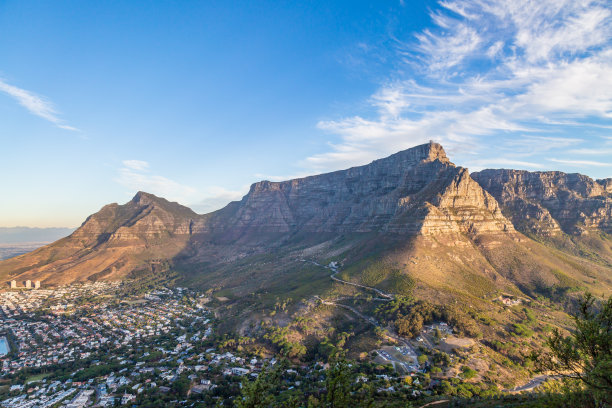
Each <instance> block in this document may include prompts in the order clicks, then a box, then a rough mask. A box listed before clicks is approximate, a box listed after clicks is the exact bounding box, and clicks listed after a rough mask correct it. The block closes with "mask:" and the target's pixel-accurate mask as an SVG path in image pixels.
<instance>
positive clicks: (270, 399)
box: [234, 364, 281, 408]
mask: <svg viewBox="0 0 612 408" xmlns="http://www.w3.org/2000/svg"><path fill="white" fill-rule="evenodd" d="M280 376H281V364H278V365H277V366H276V367H275V368H273V369H272V370H270V369H269V368H268V367H264V368H263V370H261V373H259V375H258V376H257V378H256V379H255V381H249V380H248V378H245V379H244V380H243V381H242V391H241V392H240V397H238V398H236V400H235V401H234V405H235V406H236V407H237V408H263V407H269V406H271V405H273V404H274V400H275V398H274V391H275V390H276V388H277V387H278V385H279V384H280Z"/></svg>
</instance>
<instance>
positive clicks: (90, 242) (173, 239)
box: [0, 192, 200, 284]
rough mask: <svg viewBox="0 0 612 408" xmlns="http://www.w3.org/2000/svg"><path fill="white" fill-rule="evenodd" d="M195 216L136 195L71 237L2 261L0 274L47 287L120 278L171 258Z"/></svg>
mask: <svg viewBox="0 0 612 408" xmlns="http://www.w3.org/2000/svg"><path fill="white" fill-rule="evenodd" d="M199 218H200V216H198V215H197V214H195V213H194V212H193V211H191V210H190V209H189V208H187V207H183V206H181V205H179V204H177V203H171V202H168V201H167V200H165V199H163V198H159V197H155V196H154V195H152V194H147V193H143V192H139V193H138V194H136V196H134V198H133V199H132V200H131V201H130V202H128V203H127V204H125V205H117V204H109V205H106V206H104V207H103V208H102V209H101V210H100V211H98V212H97V213H95V214H93V215H91V216H90V217H88V218H87V220H85V222H84V223H83V224H82V225H81V226H80V227H79V228H78V229H77V230H76V231H74V232H73V233H72V234H71V235H70V236H68V237H66V238H63V239H61V240H59V241H57V242H55V243H53V244H51V245H48V246H45V247H42V248H40V249H38V250H36V251H33V252H31V253H29V254H25V255H22V256H19V257H16V258H13V259H9V260H6V261H3V262H2V263H0V273H2V274H3V275H5V276H6V275H8V276H10V278H11V279H17V280H25V279H40V280H42V281H43V282H45V283H51V284H63V283H70V282H74V281H82V280H85V279H88V278H89V279H119V278H123V277H125V276H127V275H128V274H129V273H130V272H132V271H133V270H134V269H138V268H142V267H150V265H151V264H154V263H157V262H158V261H159V260H160V259H171V258H172V257H173V256H174V255H175V254H177V253H178V252H179V251H180V250H181V249H182V248H184V246H185V245H186V242H187V241H188V240H189V237H190V235H191V234H192V232H193V231H194V230H195V229H197V228H198V221H197V220H198V219H199Z"/></svg>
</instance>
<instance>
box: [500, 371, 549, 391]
mask: <svg viewBox="0 0 612 408" xmlns="http://www.w3.org/2000/svg"><path fill="white" fill-rule="evenodd" d="M552 378H556V377H555V376H550V375H539V376H537V377H533V378H532V379H531V380H529V382H527V383H526V384H524V385H520V386H518V387H514V388H512V389H510V390H504V391H505V392H521V391H531V390H533V389H534V388H537V387H539V386H540V385H542V384H543V383H544V382H545V381H546V380H548V379H552Z"/></svg>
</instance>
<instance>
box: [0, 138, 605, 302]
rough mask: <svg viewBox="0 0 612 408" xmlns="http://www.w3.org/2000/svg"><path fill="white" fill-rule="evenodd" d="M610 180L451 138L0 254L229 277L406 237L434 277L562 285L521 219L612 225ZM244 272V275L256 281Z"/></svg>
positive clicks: (64, 273)
mask: <svg viewBox="0 0 612 408" xmlns="http://www.w3.org/2000/svg"><path fill="white" fill-rule="evenodd" d="M611 184H612V183H611V180H599V181H593V180H591V179H589V178H588V177H585V176H581V175H577V174H563V173H557V172H551V173H530V172H522V171H514V170H486V171H482V172H480V173H476V174H474V175H470V174H469V173H468V171H467V169H464V168H461V167H457V166H455V165H454V164H453V163H451V162H450V160H449V159H448V157H447V156H446V153H445V152H444V149H443V148H442V146H440V145H439V144H436V143H428V144H424V145H421V146H416V147H414V148H412V149H408V150H405V151H401V152H399V153H396V154H394V155H392V156H389V157H387V158H384V159H380V160H376V161H374V162H372V163H370V164H368V165H365V166H360V167H353V168H350V169H347V170H342V171H336V172H332V173H328V174H321V175H317V176H311V177H305V178H300V179H295V180H289V181H284V182H270V181H262V182H259V183H255V184H253V185H252V186H251V189H250V191H249V193H248V194H247V195H245V196H244V198H243V199H242V200H241V201H237V202H233V203H230V204H229V205H227V206H226V207H225V208H223V209H221V210H219V211H215V212H213V213H210V214H205V215H198V214H196V213H194V212H193V211H191V210H190V209H189V208H186V207H183V206H181V205H179V204H177V203H171V202H168V201H167V200H164V199H163V198H159V197H156V196H154V195H151V194H147V193H142V192H140V193H138V194H136V196H135V197H134V198H133V199H132V200H131V201H129V202H128V203H126V204H124V205H118V204H110V205H107V206H105V207H103V208H102V209H101V210H100V211H99V212H97V213H96V214H93V215H92V216H90V217H89V218H88V219H87V220H86V221H85V222H84V223H83V225H81V227H80V228H79V229H77V230H76V231H75V232H74V233H73V234H72V235H70V236H69V237H67V238H64V239H62V240H60V241H58V242H56V243H54V244H52V245H49V246H47V247H43V248H41V249H38V250H36V251H34V252H32V253H29V254H25V255H22V256H19V257H16V258H12V259H9V260H6V261H2V262H0V276H2V277H3V279H13V278H14V279H40V280H43V281H45V280H46V281H45V282H46V283H69V282H73V281H79V280H84V279H121V278H124V277H126V276H129V274H130V273H131V272H132V271H134V270H139V271H142V270H145V271H146V270H147V268H151V271H153V269H154V268H153V266H152V265H155V264H159V263H160V262H162V263H164V264H165V265H170V264H172V263H174V262H175V261H176V263H177V264H180V265H181V266H182V267H183V270H187V271H189V275H190V277H189V279H192V281H193V282H199V283H198V284H201V282H202V281H203V280H206V281H211V282H212V281H214V282H216V283H215V284H217V285H220V286H223V285H225V284H226V283H227V282H226V280H228V279H230V277H231V276H233V275H235V274H238V275H239V274H240V273H244V274H246V275H244V276H247V275H248V274H251V273H252V271H253V270H254V269H253V264H252V263H249V262H248V259H251V258H249V257H257V256H258V255H261V254H271V253H275V254H281V255H278V258H277V259H276V258H275V260H274V261H270V262H269V263H267V264H265V266H263V267H262V271H264V270H265V271H269V270H270V268H272V269H274V268H277V271H281V270H285V263H286V262H290V260H291V259H293V260H294V261H295V259H302V257H303V256H305V255H304V254H303V251H304V250H305V249H304V248H315V249H309V250H308V251H310V252H308V253H310V254H312V253H315V252H316V251H319V250H321V248H331V249H330V251H331V252H329V253H319V254H320V256H321V257H322V258H325V257H330V256H338V254H341V253H345V254H348V253H351V254H352V255H346V256H347V257H348V258H347V259H349V258H352V259H353V261H355V262H357V261H358V260H359V258H362V257H373V256H380V254H381V253H384V252H385V251H389V248H391V247H394V248H400V247H401V248H410V250H409V251H410V253H402V254H400V255H398V256H397V259H399V260H401V262H400V261H398V262H399V263H400V264H402V265H408V266H404V267H405V268H407V269H405V272H406V273H411V274H414V276H415V277H417V279H421V280H422V281H432V280H434V277H435V281H436V282H437V283H436V284H437V285H451V286H453V285H455V283H456V282H458V281H459V280H460V279H462V278H461V277H462V276H468V275H465V271H471V272H470V273H472V272H474V271H476V272H477V273H479V274H480V275H481V278H483V279H492V280H493V281H494V282H496V283H495V284H492V285H493V286H495V285H497V284H498V283H499V282H505V283H504V284H506V283H507V282H508V280H507V279H509V280H511V281H515V282H521V284H523V285H526V286H527V285H531V284H533V282H540V281H541V282H552V284H554V283H555V282H556V280H555V279H556V278H555V277H554V276H553V275H554V274H552V275H551V274H550V273H549V274H548V275H546V274H542V272H541V271H542V270H543V269H546V268H548V269H550V265H556V267H557V268H558V269H562V268H564V264H563V261H559V260H558V259H552V258H551V259H549V260H548V261H546V262H547V263H546V265H548V266H543V264H541V263H540V260H541V259H544V258H546V257H547V255H546V251H548V249H546V248H543V247H537V248H536V247H533V248H527V247H526V246H525V245H526V244H525V241H524V240H525V239H526V238H524V237H523V236H522V235H520V234H518V233H517V232H516V231H515V226H517V227H518V229H519V230H521V231H524V232H530V233H531V232H535V233H538V234H556V233H561V232H562V231H565V232H571V233H579V232H581V231H588V230H592V229H598V230H599V229H600V230H603V231H609V230H610V227H611V221H610V219H611V217H610V211H611V203H610V201H611V198H610V194H611V193H610V189H611ZM498 202H499V203H501V206H500V204H498ZM510 220H511V221H510ZM513 224H514V225H513ZM381 241H384V242H385V244H384V245H381ZM458 247H461V248H462V249H461V250H460V251H458V250H457V248H458ZM333 248H336V249H333ZM381 248H382V249H381ZM313 251H314V252H313ZM334 251H336V252H334ZM343 251H344V252H343ZM536 252H538V254H539V255H538V257H539V258H538V259H536V258H532V255H531V254H534V253H536ZM252 259H254V258H252ZM411 265H412V266H411ZM521 265H522V266H521ZM239 268H242V269H240V270H241V271H242V272H240V273H238V272H236V271H237V270H239ZM410 268H413V269H410ZM491 268H493V269H491ZM453 270H454V272H452V273H451V271H453ZM476 272H474V273H476ZM261 273H262V275H261V279H262V280H265V279H268V278H269V276H268V275H266V274H264V273H263V272H261ZM453 273H454V274H453ZM199 274H205V275H206V278H205V279H204V278H200V277H198V276H199ZM215 274H217V275H215ZM545 275H546V276H545ZM214 276H216V277H214ZM244 276H242V277H240V278H236V279H237V280H240V282H241V284H243V285H246V286H248V283H249V282H251V278H248V279H247V278H245V277H244ZM248 276H250V275H248ZM213 277H214V278H213ZM499 284H501V283H499ZM262 285H263V284H262ZM470 285H471V283H470V281H469V279H468V280H466V281H465V282H464V286H465V288H470ZM246 286H245V287H246ZM493 286H492V287H493ZM245 290H246V289H245ZM248 290H250V287H249V289H248ZM466 290H467V289H466Z"/></svg>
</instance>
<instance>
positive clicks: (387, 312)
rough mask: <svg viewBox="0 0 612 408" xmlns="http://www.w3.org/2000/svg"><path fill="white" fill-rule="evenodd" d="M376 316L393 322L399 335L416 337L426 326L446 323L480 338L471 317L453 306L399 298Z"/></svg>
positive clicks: (461, 331)
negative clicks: (439, 322)
mask: <svg viewBox="0 0 612 408" xmlns="http://www.w3.org/2000/svg"><path fill="white" fill-rule="evenodd" d="M375 313H376V315H377V316H379V317H380V318H382V319H384V320H386V321H388V322H391V323H392V324H393V325H394V326H395V328H396V330H397V332H398V334H400V335H401V336H407V337H416V336H417V335H418V334H419V333H420V332H421V330H422V329H423V325H424V324H428V323H432V322H434V321H444V322H448V323H449V324H452V325H453V326H454V327H455V328H456V329H457V331H458V332H459V333H460V334H465V335H468V336H470V337H477V336H480V335H481V333H480V330H479V329H478V326H477V325H476V323H475V322H474V320H473V319H472V318H471V317H469V315H467V314H464V313H462V312H460V311H459V310H457V309H456V308H454V307H452V306H438V305H434V304H433V303H429V302H427V301H423V300H413V299H411V298H410V297H398V298H396V299H394V300H393V301H391V302H388V303H385V304H383V305H381V306H379V307H378V308H377V309H376V312H375Z"/></svg>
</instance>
